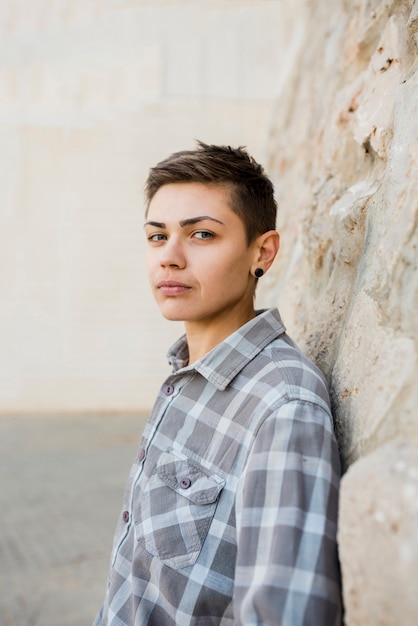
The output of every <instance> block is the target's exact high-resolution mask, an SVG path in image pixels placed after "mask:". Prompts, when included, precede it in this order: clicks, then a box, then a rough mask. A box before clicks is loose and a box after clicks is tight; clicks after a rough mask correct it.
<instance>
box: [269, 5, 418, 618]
mask: <svg viewBox="0 0 418 626" xmlns="http://www.w3.org/2000/svg"><path fill="white" fill-rule="evenodd" d="M298 4H299V5H300V7H299V9H300V11H299V14H298V15H299V27H298V28H297V29H295V31H294V41H293V44H292V46H291V50H292V54H293V56H292V59H290V60H289V65H288V68H287V77H286V80H283V81H282V89H281V92H280V94H279V96H278V98H277V104H276V107H275V113H274V115H273V117H272V120H273V121H272V127H271V134H270V144H269V160H268V167H269V169H270V171H271V172H272V174H273V176H274V177H275V178H277V181H278V185H279V189H280V192H279V201H280V222H279V229H280V230H281V231H282V239H283V249H282V251H281V254H280V257H279V259H278V260H277V263H276V264H275V267H274V268H273V271H272V272H271V273H270V274H269V275H268V276H266V282H265V283H264V284H263V285H262V286H261V288H262V290H263V291H262V294H261V295H262V297H263V299H264V301H266V302H268V303H274V302H278V303H279V305H280V308H281V310H282V313H283V315H284V319H285V321H286V322H287V325H288V328H289V330H290V332H291V334H292V335H293V336H294V338H295V339H296V340H297V341H298V342H299V344H300V345H301V346H302V347H303V348H304V349H305V350H306V351H307V352H308V353H309V354H310V355H311V356H312V357H313V358H314V359H315V360H316V361H317V362H318V363H319V365H320V366H321V367H322V369H323V370H324V372H325V373H326V375H327V377H328V379H329V381H330V384H331V389H332V400H333V405H334V411H335V418H336V424H337V429H338V435H339V441H340V445H341V453H342V457H343V460H344V464H345V468H346V469H347V471H346V473H345V475H344V478H343V481H342V488H341V507H340V531H339V540H340V554H341V564H342V573H343V580H344V600H345V607H346V624H347V626H378V625H379V626H402V625H404V626H412V625H413V624H416V623H418V591H417V583H416V579H417V576H418V416H417V412H418V385H417V374H418V363H417V340H418V332H417V331H418V317H417V306H418V289H417V286H418V274H417V243H418V230H417V217H418V72H417V68H418V66H417V43H418V39H417V30H418V2H413V1H412V0H411V1H408V0H385V1H380V0H351V1H349V0H345V1H342V0H335V1H334V2H333V3H332V10H331V8H330V7H331V5H330V3H329V1H328V0H316V2H299V3H298ZM267 279H268V280H267Z"/></svg>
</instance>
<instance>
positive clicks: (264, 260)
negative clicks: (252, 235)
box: [252, 230, 280, 274]
mask: <svg viewBox="0 0 418 626" xmlns="http://www.w3.org/2000/svg"><path fill="white" fill-rule="evenodd" d="M255 244H256V253H255V260H254V266H253V268H252V273H253V274H254V272H255V270H256V269H258V268H259V269H262V270H263V272H264V273H265V272H267V270H268V269H269V267H270V266H271V264H272V263H273V261H274V259H275V258H276V254H277V253H278V251H279V248H280V235H279V233H278V232H277V230H269V231H267V232H266V233H263V234H262V235H260V236H259V237H257V239H256V241H255Z"/></svg>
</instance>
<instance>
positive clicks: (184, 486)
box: [180, 476, 192, 489]
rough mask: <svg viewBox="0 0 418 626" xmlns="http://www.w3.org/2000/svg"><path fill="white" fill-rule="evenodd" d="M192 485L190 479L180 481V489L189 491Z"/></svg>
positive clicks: (185, 478)
mask: <svg viewBox="0 0 418 626" xmlns="http://www.w3.org/2000/svg"><path fill="white" fill-rule="evenodd" d="M191 484H192V481H191V480H190V478H188V477H187V476H185V477H184V478H182V479H181V481H180V487H181V488H182V489H188V488H189V487H190V485H191Z"/></svg>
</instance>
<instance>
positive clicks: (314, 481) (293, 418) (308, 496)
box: [234, 401, 341, 626]
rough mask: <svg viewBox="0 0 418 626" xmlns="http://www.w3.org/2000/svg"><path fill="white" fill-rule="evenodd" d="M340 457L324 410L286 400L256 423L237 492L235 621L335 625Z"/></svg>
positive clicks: (338, 619)
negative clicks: (256, 429) (260, 422)
mask: <svg viewBox="0 0 418 626" xmlns="http://www.w3.org/2000/svg"><path fill="white" fill-rule="evenodd" d="M339 478H340V460H339V455H338V449H337V444H336V441H335V437H334V432H333V426H332V419H331V416H330V415H329V414H328V413H327V412H326V411H324V409H323V408H321V407H320V406H317V405H316V404H312V403H310V402H302V401H291V402H288V403H286V404H285V405H283V406H282V407H280V408H279V409H278V410H277V411H276V412H275V413H274V414H272V415H270V416H269V417H268V418H267V419H266V420H265V421H264V422H263V424H262V426H261V428H260V429H259V431H258V433H257V435H256V438H255V441H254V445H253V447H252V450H251V452H250V455H249V458H248V461H247V464H246V468H245V471H244V472H243V475H242V477H241V479H240V485H239V489H238V493H237V500H236V514H237V540H238V552H237V566H236V577H235V594H234V613H235V621H236V624H237V626H238V625H239V626H255V625H257V626H262V625H263V626H267V625H268V626H273V625H274V626H337V625H339V624H341V586H340V570H339V562H338V554H337V539H336V535H337V515H338V486H339Z"/></svg>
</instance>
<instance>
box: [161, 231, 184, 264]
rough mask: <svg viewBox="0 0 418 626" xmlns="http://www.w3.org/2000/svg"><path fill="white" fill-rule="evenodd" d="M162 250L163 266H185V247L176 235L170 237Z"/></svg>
mask: <svg viewBox="0 0 418 626" xmlns="http://www.w3.org/2000/svg"><path fill="white" fill-rule="evenodd" d="M161 250H162V253H161V258H160V264H161V266H162V267H179V268H183V267H185V265H186V260H185V256H184V252H183V248H182V246H181V244H180V242H179V241H177V239H176V238H175V237H174V238H170V239H168V240H167V242H166V243H165V245H164V246H163V247H162V249H161Z"/></svg>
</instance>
